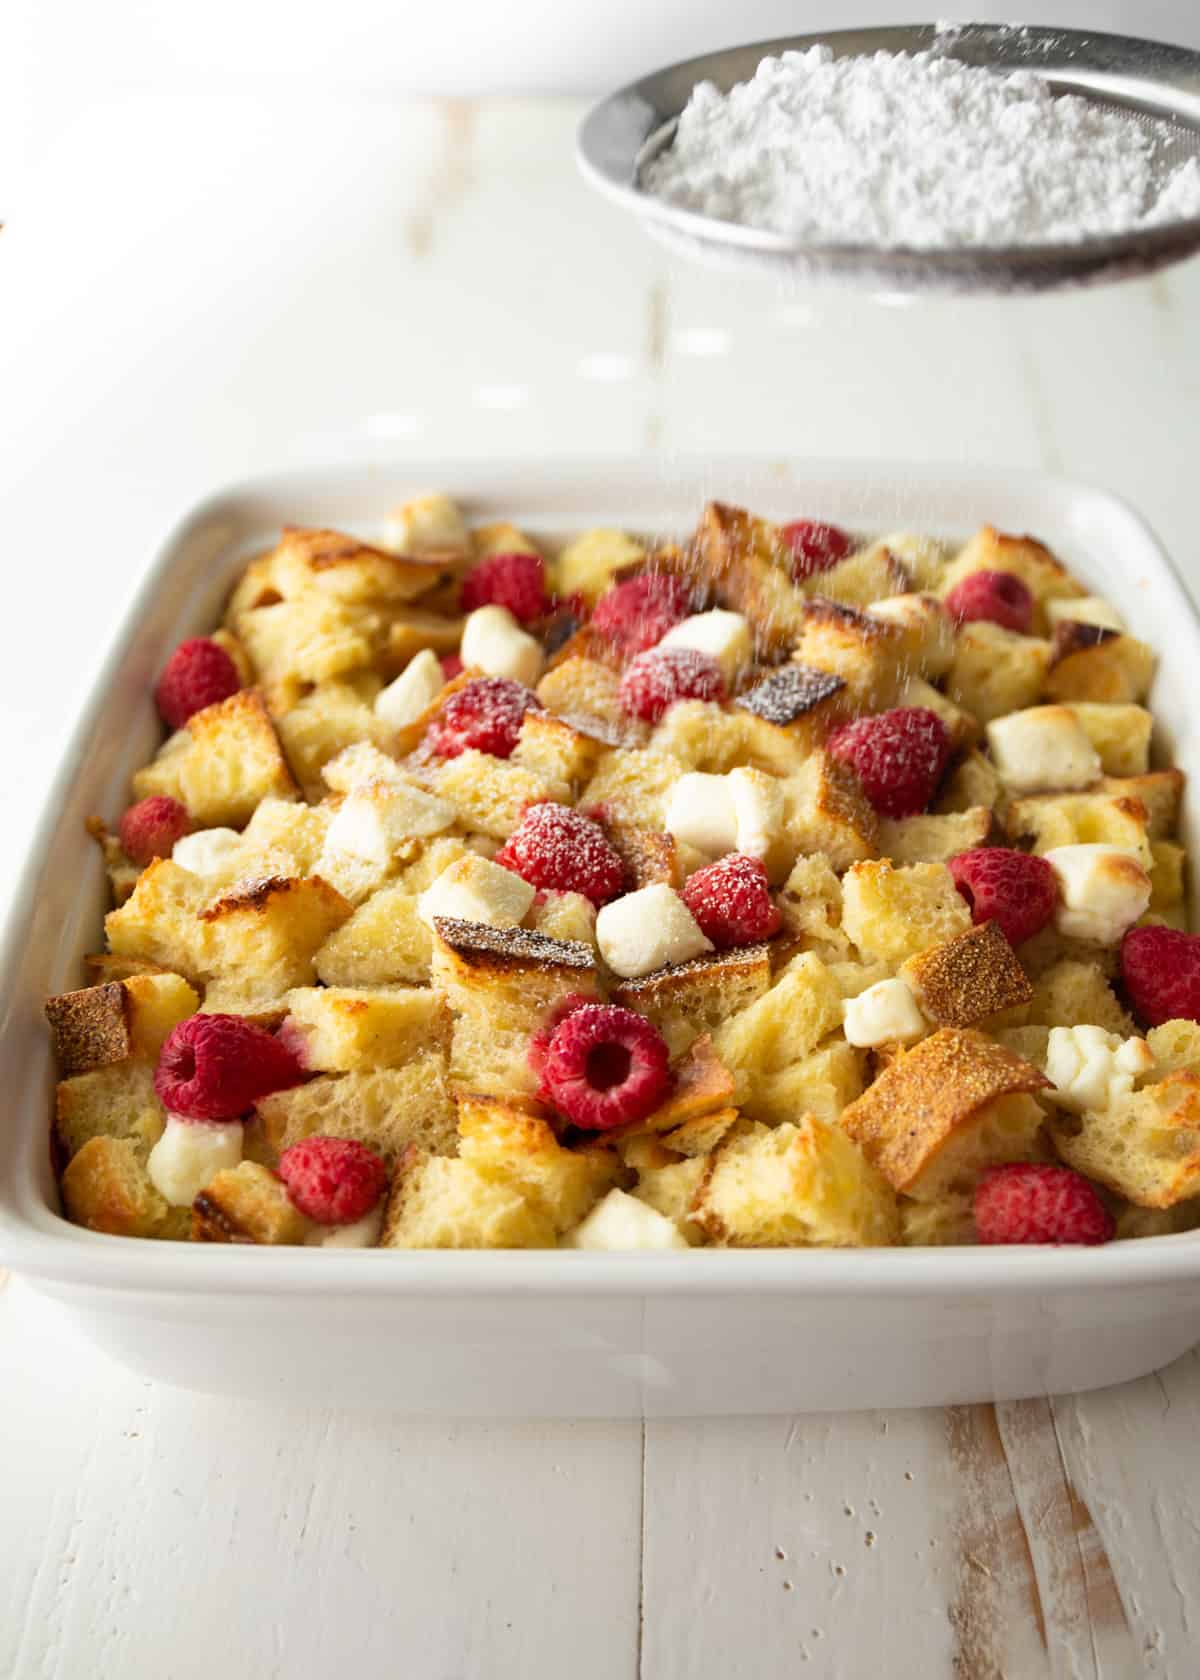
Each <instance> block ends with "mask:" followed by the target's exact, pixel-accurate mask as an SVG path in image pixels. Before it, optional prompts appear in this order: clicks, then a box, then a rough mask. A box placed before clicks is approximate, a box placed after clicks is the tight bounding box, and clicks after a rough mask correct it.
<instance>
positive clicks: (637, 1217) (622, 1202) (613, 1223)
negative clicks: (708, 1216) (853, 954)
mask: <svg viewBox="0 0 1200 1680" xmlns="http://www.w3.org/2000/svg"><path fill="white" fill-rule="evenodd" d="M559 1246H560V1247H561V1248H590V1249H608V1250H615V1249H633V1248H639V1249H647V1248H658V1249H664V1248H686V1247H687V1246H688V1241H687V1238H686V1237H685V1236H684V1234H683V1232H682V1231H681V1230H680V1229H679V1227H678V1225H676V1224H675V1221H674V1220H673V1219H668V1218H667V1217H666V1215H665V1214H662V1213H659V1212H658V1211H657V1209H655V1208H652V1207H650V1206H648V1204H647V1203H645V1202H640V1201H639V1200H638V1199H637V1197H636V1196H630V1195H628V1194H627V1193H626V1191H624V1190H610V1191H609V1192H608V1195H607V1196H605V1197H604V1198H603V1200H601V1201H599V1202H597V1203H596V1206H595V1207H594V1208H593V1209H592V1211H591V1213H589V1214H588V1216H587V1218H586V1219H584V1220H583V1221H582V1222H581V1223H580V1224H578V1225H576V1227H575V1229H574V1230H573V1231H568V1232H567V1234H566V1236H565V1237H563V1239H562V1241H561V1243H560V1244H559Z"/></svg>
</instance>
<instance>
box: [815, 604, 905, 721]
mask: <svg viewBox="0 0 1200 1680" xmlns="http://www.w3.org/2000/svg"><path fill="white" fill-rule="evenodd" d="M903 644H904V634H903V631H902V629H901V627H900V626H899V625H898V624H892V623H889V622H888V620H886V619H883V618H877V617H875V616H874V615H873V614H871V613H867V612H860V611H859V609H858V608H857V607H844V606H841V605H840V604H839V603H838V602H836V601H827V600H825V599H824V598H822V597H819V596H818V597H816V598H814V599H813V600H810V601H809V602H808V603H807V604H806V606H805V608H804V618H803V624H802V626H801V629H800V634H799V637H798V638H797V640H796V643H795V647H794V650H793V653H792V658H793V660H795V662H796V663H797V664H800V665H804V666H808V667H810V668H812V669H813V670H817V671H824V672H826V673H828V674H830V675H833V676H838V677H841V679H842V681H843V682H844V683H845V685H846V691H845V697H844V698H845V700H846V701H848V702H849V705H850V707H851V709H852V710H853V711H855V712H878V711H882V710H883V709H884V708H885V707H887V706H889V705H891V703H892V700H893V699H894V697H895V695H896V694H897V692H898V691H899V689H900V687H901V685H902V684H903V682H904V681H905V678H906V675H907V673H906V672H905V671H904V669H903V666H902V664H901V655H902V649H903Z"/></svg>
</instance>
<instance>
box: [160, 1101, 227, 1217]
mask: <svg viewBox="0 0 1200 1680" xmlns="http://www.w3.org/2000/svg"><path fill="white" fill-rule="evenodd" d="M242 1138H243V1127H242V1125H241V1122H240V1121H238V1120H215V1121H213V1120H185V1119H184V1118H183V1117H182V1116H181V1115H178V1114H170V1113H168V1115H167V1123H166V1125H165V1126H164V1127H163V1134H162V1136H161V1137H160V1138H159V1140H158V1142H157V1143H156V1144H155V1145H154V1148H153V1149H152V1150H151V1151H150V1154H149V1157H148V1158H147V1161H146V1171H147V1172H148V1173H149V1175H150V1182H151V1184H153V1186H154V1188H155V1189H156V1190H157V1191H158V1193H159V1195H160V1196H163V1197H165V1199H166V1200H167V1201H168V1202H170V1204H171V1206H172V1207H191V1205H192V1203H193V1202H194V1201H195V1199H196V1197H197V1196H198V1195H199V1194H200V1192H201V1190H203V1189H204V1187H205V1185H207V1184H211V1183H212V1181H213V1179H214V1178H215V1177H216V1175H217V1174H218V1173H219V1172H221V1171H223V1170H224V1168H226V1167H236V1166H237V1164H238V1162H239V1161H240V1160H241V1158H242Z"/></svg>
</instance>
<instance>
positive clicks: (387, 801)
mask: <svg viewBox="0 0 1200 1680" xmlns="http://www.w3.org/2000/svg"><path fill="white" fill-rule="evenodd" d="M457 814H458V813H457V812H456V811H455V809H454V806H453V805H451V804H449V803H447V801H446V800H444V799H438V798H437V796H436V795H435V794H432V793H426V792H425V790H424V788H419V787H413V786H411V785H410V784H408V783H404V784H399V783H390V782H368V783H366V784H364V785H360V786H358V787H355V788H352V789H351V791H350V792H349V793H348V794H347V795H346V797H345V799H343V801H342V803H341V805H340V806H339V807H338V809H337V811H336V813H335V815H334V818H333V821H332V822H331V823H330V825H329V831H328V833H327V834H326V836H325V846H324V852H325V853H330V854H336V853H339V852H341V853H349V854H350V856H351V857H357V858H363V859H364V860H365V861H366V862H367V863H373V864H376V865H377V866H378V867H380V868H385V867H386V866H387V864H389V863H390V862H391V860H392V857H393V855H394V853H395V851H396V849H397V847H399V846H400V845H401V844H402V843H403V842H404V841H406V840H423V839H426V838H428V836H429V835H431V834H440V833H441V832H442V830H443V829H446V828H449V827H450V826H451V824H452V823H453V822H454V821H455V819H456V817H457ZM318 873H320V865H319V864H318Z"/></svg>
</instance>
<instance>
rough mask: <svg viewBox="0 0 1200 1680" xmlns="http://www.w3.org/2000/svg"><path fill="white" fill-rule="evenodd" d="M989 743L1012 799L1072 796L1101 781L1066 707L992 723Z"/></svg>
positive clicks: (1032, 710)
mask: <svg viewBox="0 0 1200 1680" xmlns="http://www.w3.org/2000/svg"><path fill="white" fill-rule="evenodd" d="M987 740H988V747H989V749H990V751H991V755H992V763H993V764H994V765H995V766H996V770H997V772H998V773H999V775H1000V779H1001V781H1003V783H1004V785H1005V786H1006V787H1008V788H1011V789H1012V791H1013V792H1014V793H1052V792H1058V791H1060V790H1061V791H1068V790H1076V789H1079V788H1085V787H1090V786H1091V784H1092V783H1093V782H1095V781H1098V780H1099V778H1100V773H1101V764H1100V754H1099V753H1098V752H1097V751H1096V749H1095V747H1094V746H1093V745H1092V743H1091V741H1090V740H1089V739H1088V735H1087V732H1086V731H1085V730H1084V728H1083V725H1082V724H1081V723H1080V722H1079V719H1078V718H1077V717H1076V716H1075V714H1074V712H1072V711H1071V709H1070V707H1069V706H1030V707H1029V708H1028V710H1027V711H1023V712H1009V713H1008V715H1007V716H1006V717H999V718H993V720H992V721H991V723H989V724H988V726H987Z"/></svg>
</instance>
